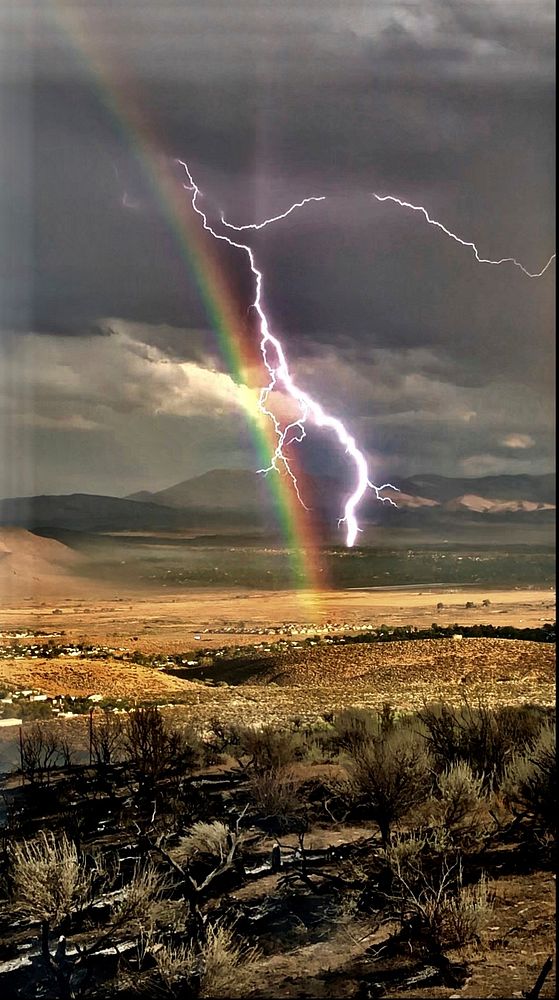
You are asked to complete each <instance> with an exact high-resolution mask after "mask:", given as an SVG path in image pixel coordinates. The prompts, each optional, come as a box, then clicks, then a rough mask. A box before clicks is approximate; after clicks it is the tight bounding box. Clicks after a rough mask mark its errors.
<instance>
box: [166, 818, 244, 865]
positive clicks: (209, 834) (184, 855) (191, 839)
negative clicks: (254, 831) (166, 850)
mask: <svg viewBox="0 0 559 1000" xmlns="http://www.w3.org/2000/svg"><path fill="white" fill-rule="evenodd" d="M237 839H238V838H237ZM230 846H231V832H230V830H229V827H227V826H226V825H225V823H221V822H220V821H219V820H214V822H213V823H203V822H199V823H195V824H194V826H193V827H192V829H191V830H190V832H189V833H188V834H187V835H186V836H185V837H182V839H181V841H180V844H179V845H178V847H177V848H176V851H175V852H174V854H175V856H176V857H177V860H179V861H191V860H192V858H194V857H195V856H196V855H197V854H198V855H203V856H209V857H211V858H215V859H216V860H217V861H224V860H225V858H226V857H227V853H228V851H229V849H230Z"/></svg>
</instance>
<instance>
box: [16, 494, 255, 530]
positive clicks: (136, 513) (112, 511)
mask: <svg viewBox="0 0 559 1000" xmlns="http://www.w3.org/2000/svg"><path fill="white" fill-rule="evenodd" d="M253 519H254V517H253V516H252V520H253ZM231 520H232V521H233V524H239V525H240V526H243V525H244V526H245V527H246V524H247V522H248V521H249V515H248V514H245V513H244V512H243V511H242V510H239V511H234V512H231ZM220 521H221V518H220V517H219V516H218V515H217V514H216V512H215V511H214V512H212V511H207V512H204V511H201V510H198V511H197V512H196V513H194V512H191V511H188V510H182V509H176V508H171V507H164V506H162V505H161V504H157V503H141V502H138V501H135V500H128V499H120V498H118V497H106V496H95V495H93V494H89V493H72V494H70V495H67V496H65V495H63V496H38V497H14V498H11V499H9V500H1V501H0V524H5V525H8V524H9V525H19V526H22V527H26V528H30V529H31V530H35V529H46V528H49V529H66V530H70V531H85V532H103V531H177V530H180V529H181V528H182V529H185V528H198V527H204V528H210V527H216V526H217V525H219V524H220Z"/></svg>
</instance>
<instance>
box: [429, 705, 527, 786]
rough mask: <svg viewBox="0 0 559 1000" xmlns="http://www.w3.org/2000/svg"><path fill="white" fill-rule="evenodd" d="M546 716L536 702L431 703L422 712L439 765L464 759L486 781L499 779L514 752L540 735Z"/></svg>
mask: <svg viewBox="0 0 559 1000" xmlns="http://www.w3.org/2000/svg"><path fill="white" fill-rule="evenodd" d="M543 717H545V710H542V709H541V708H539V707H538V706H534V705H524V706H520V707H518V708H516V707H512V706H511V707H502V708H497V709H494V708H489V707H488V706H487V705H485V704H483V703H482V702H480V703H478V704H477V705H471V704H470V703H469V702H468V701H464V704H463V705H461V706H460V707H459V708H454V707H452V706H450V705H445V704H438V703H437V704H433V705H428V706H427V707H426V708H424V709H423V711H422V712H420V713H419V718H420V720H421V722H422V723H423V724H424V726H425V728H426V740H427V744H428V746H429V749H430V751H431V753H432V754H433V756H434V758H435V760H436V761H438V763H439V765H440V766H441V767H448V765H449V764H456V763H458V762H459V761H465V762H467V763H468V764H469V765H470V767H471V768H472V770H473V772H474V774H475V775H476V776H477V777H480V778H483V782H484V785H491V784H494V783H497V784H498V783H499V781H500V780H501V778H502V776H503V774H504V771H505V768H506V765H507V761H508V760H510V758H511V756H512V755H513V754H514V753H516V752H518V750H519V748H520V747H522V746H523V745H527V744H529V743H531V742H533V741H534V739H535V738H536V737H537V733H538V732H539V730H540V728H541V724H542V718H543Z"/></svg>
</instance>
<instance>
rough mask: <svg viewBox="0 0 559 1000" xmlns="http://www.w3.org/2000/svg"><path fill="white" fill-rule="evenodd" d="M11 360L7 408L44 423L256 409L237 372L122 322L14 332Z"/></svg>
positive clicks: (83, 425) (79, 424)
mask: <svg viewBox="0 0 559 1000" xmlns="http://www.w3.org/2000/svg"><path fill="white" fill-rule="evenodd" d="M134 332H136V331H134ZM4 365H5V367H4V378H3V383H4V393H3V395H4V400H3V407H4V409H6V408H8V409H10V410H11V411H12V412H15V413H17V414H18V416H19V418H20V419H21V421H22V422H23V423H25V424H27V425H34V426H37V427H53V428H55V427H57V428H59V429H61V430H62V429H64V428H66V429H70V430H91V429H92V428H94V427H97V428H99V427H103V426H104V425H109V424H110V423H111V417H110V414H111V412H112V413H134V412H136V413H142V414H147V415H152V416H155V415H157V414H172V415H174V416H184V417H192V416H206V417H208V418H210V419H211V418H216V417H221V416H223V415H226V414H229V413H232V412H235V411H242V410H244V411H246V412H255V410H256V395H255V393H254V392H252V391H251V390H249V389H248V387H247V386H245V385H239V384H237V383H236V382H235V381H234V379H233V378H231V376H230V375H228V374H226V373H224V372H220V371H216V370H215V369H211V368H207V367H205V366H204V365H203V364H200V363H198V362H196V361H177V360H174V359H171V358H169V357H168V355H167V354H165V353H164V352H163V351H162V350H160V349H159V348H158V347H155V346H153V345H148V344H145V343H142V342H141V341H140V340H137V339H136V337H135V336H134V335H133V332H132V331H130V332H125V330H124V329H121V328H119V329H116V330H114V331H113V332H112V333H111V334H109V335H108V336H99V335H96V336H90V337H49V336H44V335H43V336H40V335H33V334H30V335H27V336H25V337H18V338H14V340H13V342H12V344H11V350H10V351H9V352H8V355H7V357H6V360H5V362H4Z"/></svg>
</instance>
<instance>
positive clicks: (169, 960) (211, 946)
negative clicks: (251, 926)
mask: <svg viewBox="0 0 559 1000" xmlns="http://www.w3.org/2000/svg"><path fill="white" fill-rule="evenodd" d="M258 958H259V953H258V950H257V949H256V948H254V947H251V946H249V945H248V944H246V943H245V942H243V941H240V940H236V939H235V936H234V934H233V931H232V930H231V929H230V928H228V927H225V925H224V924H221V923H216V924H214V925H208V927H207V929H206V940H205V942H204V943H203V944H202V946H201V948H200V950H199V951H197V950H195V949H194V948H193V947H192V946H191V945H185V944H181V945H172V944H163V945H161V946H160V947H159V948H157V949H154V959H155V963H156V966H157V972H158V975H159V978H160V981H161V983H162V985H163V987H164V990H165V993H166V995H167V996H170V997H176V996H179V995H184V987H185V985H189V986H191V988H192V989H193V991H194V990H195V991H196V994H197V995H198V996H200V997H208V998H216V1000H217V998H220V997H242V996H244V995H245V994H246V990H247V988H248V986H249V984H250V978H251V974H252V972H253V969H254V966H255V964H256V962H257V961H258Z"/></svg>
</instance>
